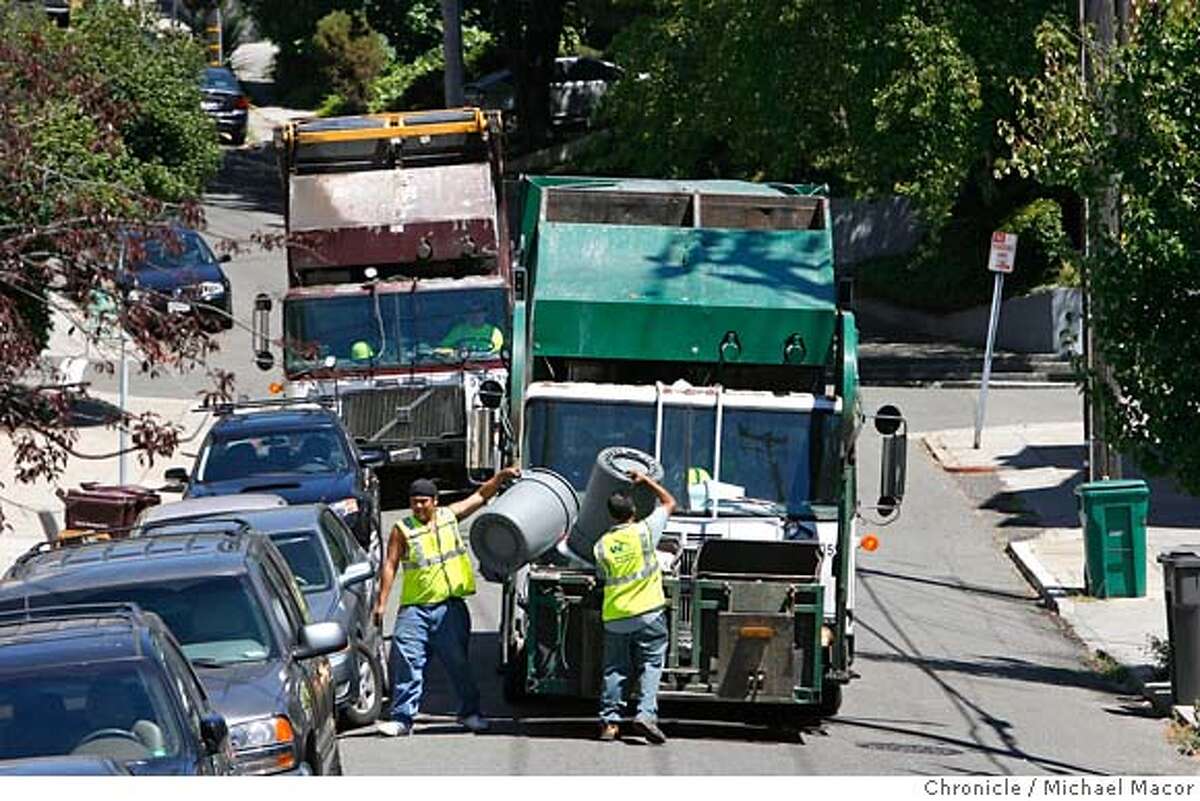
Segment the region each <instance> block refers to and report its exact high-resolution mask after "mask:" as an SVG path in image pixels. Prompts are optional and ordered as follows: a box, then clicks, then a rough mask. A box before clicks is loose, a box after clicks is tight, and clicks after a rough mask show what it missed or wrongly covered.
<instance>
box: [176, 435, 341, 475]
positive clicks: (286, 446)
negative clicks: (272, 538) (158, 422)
mask: <svg viewBox="0 0 1200 801" xmlns="http://www.w3.org/2000/svg"><path fill="white" fill-rule="evenodd" d="M349 466H350V460H349V457H348V456H347V454H346V449H345V446H344V445H343V444H342V441H341V438H340V437H338V435H337V432H335V431H334V430H333V429H332V428H318V429H309V430H305V431H285V432H282V433H279V434H259V435H256V436H250V437H214V438H213V440H212V441H211V442H210V443H209V445H208V447H207V448H205V449H204V452H203V453H201V454H200V481H230V480H236V479H242V478H249V477H251V476H257V475H265V474H273V473H312V474H317V473H341V472H345V471H346V470H348V469H349Z"/></svg>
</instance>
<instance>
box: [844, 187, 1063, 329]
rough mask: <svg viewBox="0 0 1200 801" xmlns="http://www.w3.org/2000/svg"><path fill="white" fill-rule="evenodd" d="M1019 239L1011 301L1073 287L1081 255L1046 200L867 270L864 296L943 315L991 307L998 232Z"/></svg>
mask: <svg viewBox="0 0 1200 801" xmlns="http://www.w3.org/2000/svg"><path fill="white" fill-rule="evenodd" d="M996 230H1002V231H1007V232H1009V233H1014V234H1017V236H1018V237H1019V239H1018V244H1017V260H1016V264H1015V265H1014V270H1013V273H1012V274H1011V275H1010V276H1009V277H1008V278H1007V279H1006V280H1005V282H1004V296H1005V297H1006V298H1008V297H1014V296H1018V295H1022V294H1024V293H1026V292H1028V291H1029V290H1031V289H1034V288H1036V287H1040V286H1045V285H1064V284H1065V285H1071V284H1072V283H1073V282H1074V281H1075V276H1076V272H1075V262H1076V260H1077V254H1076V253H1075V251H1074V250H1073V249H1072V247H1071V242H1070V240H1069V238H1068V237H1067V234H1066V231H1064V230H1063V224H1062V208H1061V207H1060V206H1059V204H1058V202H1057V201H1055V200H1051V199H1049V198H1038V199H1036V200H1034V201H1031V202H1029V203H1026V204H1025V205H1023V206H1020V207H1018V208H1017V209H1015V210H1014V211H1012V212H1011V213H1009V214H1008V215H1006V216H1005V217H1003V218H1000V219H999V220H992V219H990V218H975V217H963V218H960V219H955V220H953V221H951V222H950V223H948V224H947V225H945V226H944V227H943V228H942V230H941V231H940V235H939V236H938V237H937V238H936V239H933V240H930V241H928V242H926V243H925V244H924V246H923V247H921V248H920V249H918V250H917V252H916V253H913V254H910V255H907V256H902V257H889V258H884V259H878V260H874V261H870V262H866V263H863V264H860V265H858V266H857V267H856V270H855V273H856V275H857V276H858V286H859V289H860V291H862V292H863V293H864V294H865V295H867V296H870V297H877V298H882V299H884V300H887V301H890V302H892V303H895V304H897V305H900V306H904V307H906V308H911V309H919V310H921V311H926V312H931V313H935V314H944V313H948V312H954V311H960V310H962V309H966V308H970V307H972V306H977V305H980V304H982V303H986V302H987V301H988V298H990V297H991V292H992V283H993V281H992V273H990V272H988V270H987V269H986V266H987V259H988V248H989V246H990V242H991V233H992V231H996Z"/></svg>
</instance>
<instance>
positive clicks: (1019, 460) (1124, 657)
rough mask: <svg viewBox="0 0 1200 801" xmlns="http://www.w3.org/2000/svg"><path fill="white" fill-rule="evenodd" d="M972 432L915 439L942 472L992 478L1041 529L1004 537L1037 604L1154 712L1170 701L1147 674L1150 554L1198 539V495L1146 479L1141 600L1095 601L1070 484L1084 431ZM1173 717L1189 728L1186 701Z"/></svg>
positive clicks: (1154, 614) (1158, 577) (1058, 427)
mask: <svg viewBox="0 0 1200 801" xmlns="http://www.w3.org/2000/svg"><path fill="white" fill-rule="evenodd" d="M973 439H974V431H973V430H972V429H953V430H947V431H935V432H931V433H928V434H925V435H924V436H923V442H924V444H925V447H926V448H927V449H928V451H929V453H930V454H931V455H932V457H933V458H934V460H935V461H936V462H937V463H938V464H939V465H940V466H941V467H942V468H943V469H945V470H946V471H947V472H951V473H960V474H963V473H965V474H991V475H992V476H994V478H995V479H996V480H997V481H998V482H999V483H1000V485H1001V487H1002V489H1003V491H1004V492H1005V493H1006V494H1007V495H1008V496H1009V499H1010V500H1011V501H1012V502H1014V503H1015V506H1017V507H1019V509H1014V510H1012V511H1016V512H1018V513H1020V514H1023V515H1026V516H1027V519H1028V520H1031V521H1034V522H1033V523H1032V525H1033V526H1036V527H1038V528H1039V529H1040V533H1038V534H1036V535H1035V536H1034V537H1032V538H1030V539H1024V540H1020V541H1015V542H1012V543H1011V544H1010V545H1009V546H1008V551H1009V554H1010V555H1011V556H1012V558H1013V559H1014V561H1015V562H1016V564H1017V566H1018V568H1019V569H1020V570H1021V572H1022V573H1023V574H1024V575H1025V576H1026V578H1027V579H1028V580H1029V582H1030V583H1031V584H1032V585H1033V587H1034V588H1035V589H1036V590H1037V591H1038V592H1039V593H1040V594H1041V596H1042V598H1043V599H1044V600H1045V602H1046V605H1047V607H1048V608H1050V609H1051V610H1053V611H1055V612H1057V613H1058V615H1059V616H1060V617H1061V618H1062V619H1063V620H1064V621H1065V622H1066V623H1068V624H1069V625H1070V626H1071V628H1072V629H1073V630H1074V631H1075V633H1076V634H1077V635H1078V636H1079V638H1080V639H1081V640H1082V641H1083V642H1084V644H1085V645H1086V646H1087V647H1088V648H1089V649H1090V650H1091V651H1093V652H1097V653H1099V654H1103V655H1106V656H1107V657H1109V658H1111V659H1112V660H1114V661H1115V662H1117V663H1118V664H1120V665H1121V666H1123V667H1124V668H1126V670H1127V672H1128V674H1129V676H1130V677H1131V678H1132V679H1133V681H1134V682H1135V683H1136V684H1137V686H1138V688H1139V689H1140V691H1141V692H1142V694H1143V695H1144V696H1145V697H1146V698H1148V699H1149V700H1150V701H1151V702H1153V703H1154V704H1155V706H1156V707H1158V708H1159V709H1160V710H1163V711H1166V710H1167V709H1168V708H1169V707H1170V703H1171V701H1170V684H1169V682H1162V681H1156V680H1154V678H1155V676H1154V674H1155V671H1156V668H1157V667H1158V665H1157V664H1156V662H1157V659H1156V656H1155V653H1154V651H1153V649H1152V647H1151V643H1152V641H1153V639H1155V638H1157V639H1158V640H1162V641H1165V640H1166V639H1167V623H1166V608H1165V604H1164V599H1163V575H1162V566H1161V565H1159V564H1158V562H1157V561H1156V557H1157V556H1158V554H1159V553H1161V552H1163V551H1168V550H1171V549H1173V548H1176V547H1178V546H1181V545H1188V544H1196V545H1200V499H1197V498H1194V497H1191V496H1188V495H1186V494H1184V493H1182V492H1180V491H1179V490H1178V489H1177V488H1176V487H1175V486H1173V484H1172V483H1171V482H1168V481H1161V480H1152V481H1150V482H1149V483H1150V513H1149V520H1148V525H1147V529H1146V562H1147V565H1146V577H1147V582H1146V583H1147V592H1146V596H1145V597H1144V598H1111V599H1104V600H1101V599H1096V598H1091V597H1089V596H1087V595H1086V594H1085V588H1084V579H1083V566H1084V543H1083V531H1082V528H1081V527H1080V523H1079V513H1078V508H1077V505H1076V499H1075V495H1074V489H1075V487H1076V486H1078V485H1079V484H1080V483H1081V481H1082V467H1081V465H1082V464H1083V458H1084V439H1083V428H1082V425H1081V424H1079V423H1045V424H1026V425H1018V426H1004V427H996V428H988V429H984V431H983V436H982V439H981V442H980V448H979V449H978V450H976V449H975V448H974V447H973ZM1174 711H1175V713H1176V714H1177V715H1179V716H1180V717H1182V718H1184V719H1186V720H1189V721H1190V722H1192V723H1193V724H1195V715H1194V710H1193V708H1192V707H1191V705H1188V706H1186V707H1175V710H1174Z"/></svg>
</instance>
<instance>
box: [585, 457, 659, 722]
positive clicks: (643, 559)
mask: <svg viewBox="0 0 1200 801" xmlns="http://www.w3.org/2000/svg"><path fill="white" fill-rule="evenodd" d="M632 479H633V483H634V484H635V485H638V484H644V485H645V486H647V487H649V488H650V489H651V490H652V491H653V492H654V494H655V495H656V496H657V497H658V502H659V505H658V507H657V508H656V509H655V510H654V511H653V512H651V513H650V514H649V515H648V516H647V517H645V518H643V519H640V520H639V519H638V517H637V511H636V509H635V507H634V503H633V498H632V497H631V496H630V494H629V493H628V492H624V491H617V492H614V493H612V495H610V496H609V498H608V513H609V515H611V516H612V519H613V520H615V521H616V525H615V526H613V527H612V528H610V529H609V530H608V531H607V532H605V534H604V535H603V536H602V537H600V539H599V540H598V541H597V542H596V546H595V548H594V549H593V555H594V556H595V558H596V572H597V573H598V574H599V576H600V578H601V579H602V580H603V581H604V606H603V609H602V611H601V617H602V618H603V619H604V681H603V685H602V688H601V691H600V739H601V740H603V741H606V742H611V741H613V740H615V739H617V735H618V734H619V733H620V728H619V727H620V720H621V708H622V706H623V702H622V697H623V696H622V693H623V691H624V689H625V680H626V679H627V678H628V677H630V676H637V675H639V674H640V676H641V678H640V681H639V690H640V693H639V696H640V697H639V698H638V709H637V715H636V716H635V717H634V719H633V728H634V731H636V732H637V733H638V734H641V735H642V736H643V737H645V738H646V740H647V741H648V742H651V743H654V744H655V745H662V744H663V743H665V742H666V741H667V738H666V735H664V734H663V733H662V730H661V729H659V728H658V682H659V680H660V679H661V678H662V670H663V659H664V657H665V656H666V653H667V616H666V612H665V609H666V606H667V598H666V594H665V593H664V592H663V580H662V571H661V570H659V567H658V557H656V556H655V553H654V552H655V548H656V546H657V545H658V540H659V538H660V537H661V536H662V533H663V530H664V529H665V528H666V525H667V519H668V518H669V517H670V516H671V513H672V512H673V511H675V498H674V496H672V495H671V493H670V492H668V491H667V489H666V488H665V487H664V486H663V485H661V484H659V483H658V482H657V481H655V480H654V479H652V478H650V477H649V476H647V475H644V474H642V473H635V474H633V475H632Z"/></svg>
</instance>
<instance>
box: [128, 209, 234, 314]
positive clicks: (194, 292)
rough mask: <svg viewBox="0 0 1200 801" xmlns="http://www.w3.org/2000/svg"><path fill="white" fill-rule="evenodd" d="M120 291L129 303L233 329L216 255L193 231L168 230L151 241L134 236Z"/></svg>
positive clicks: (220, 258)
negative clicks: (198, 318)
mask: <svg viewBox="0 0 1200 801" xmlns="http://www.w3.org/2000/svg"><path fill="white" fill-rule="evenodd" d="M129 240H130V241H131V242H133V243H135V246H134V247H131V248H130V250H131V251H132V255H131V257H130V258H129V261H128V264H127V265H126V269H125V272H124V274H123V277H122V278H121V279H120V281H121V289H122V291H123V292H124V294H125V297H126V298H127V299H128V300H129V301H131V302H144V303H148V304H150V305H151V306H152V307H154V308H155V309H158V310H159V311H162V312H167V313H170V314H191V313H193V312H195V313H197V314H199V315H200V319H201V321H202V322H203V323H204V325H205V326H206V327H207V328H209V329H218V328H223V329H229V328H232V327H233V316H232V315H233V291H232V289H231V287H230V284H229V277H228V276H227V275H225V271H224V270H223V269H221V264H222V263H224V262H227V261H229V259H230V257H229V254H222V255H221V256H217V255H215V254H214V253H213V251H212V248H210V247H209V246H208V243H207V242H205V241H204V237H202V236H200V234H199V233H197V232H196V231H193V230H192V229H191V228H184V227H183V226H180V225H174V226H171V227H170V228H169V229H165V230H164V231H163V232H162V233H161V234H156V235H155V236H153V237H149V236H140V235H138V236H133V235H131V236H130V237H129Z"/></svg>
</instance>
